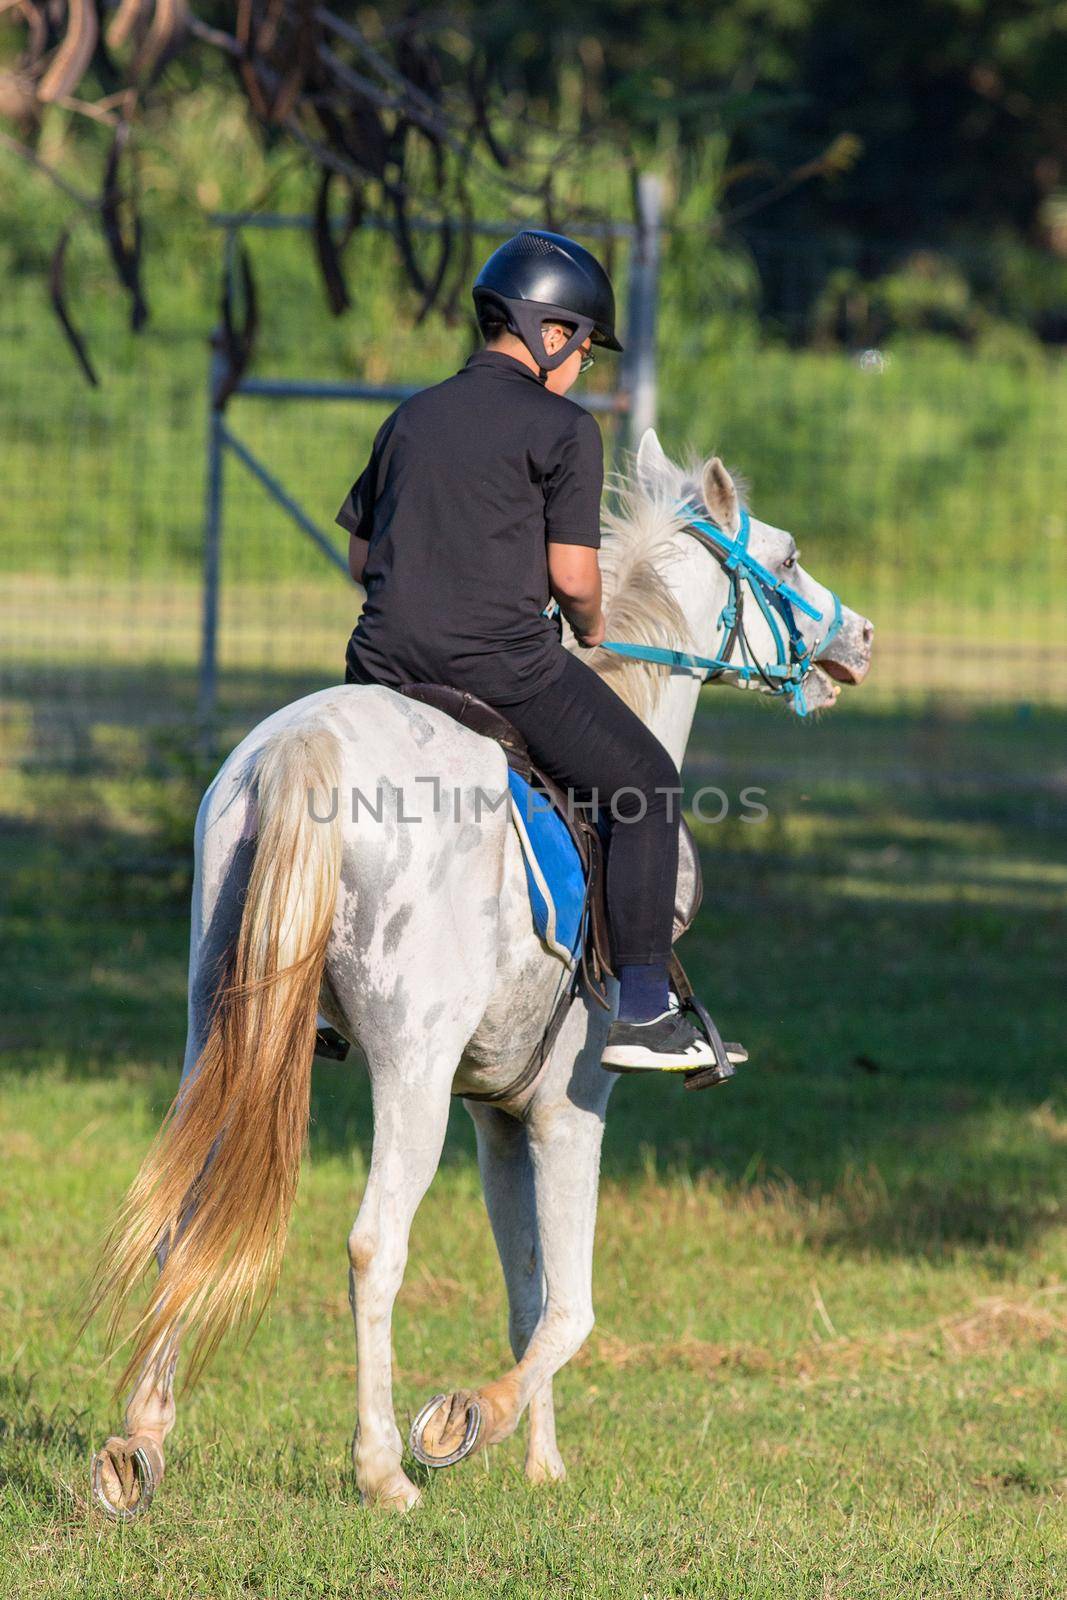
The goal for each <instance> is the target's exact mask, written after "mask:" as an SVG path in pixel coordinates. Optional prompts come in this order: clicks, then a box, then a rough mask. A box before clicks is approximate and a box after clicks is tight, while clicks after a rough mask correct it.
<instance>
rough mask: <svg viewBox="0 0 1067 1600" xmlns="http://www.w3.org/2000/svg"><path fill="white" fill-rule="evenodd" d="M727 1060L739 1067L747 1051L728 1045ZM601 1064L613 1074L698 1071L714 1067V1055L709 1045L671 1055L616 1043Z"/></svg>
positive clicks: (606, 1052) (641, 1046)
mask: <svg viewBox="0 0 1067 1600" xmlns="http://www.w3.org/2000/svg"><path fill="white" fill-rule="evenodd" d="M726 1059H727V1060H728V1061H729V1062H730V1065H731V1066H734V1067H738V1066H740V1065H741V1063H742V1062H744V1061H747V1060H748V1051H747V1050H743V1049H740V1048H738V1047H735V1048H733V1049H731V1048H730V1047H729V1046H728V1047H727V1050H726ZM600 1065H601V1066H602V1067H607V1068H608V1069H609V1071H611V1072H699V1071H701V1070H702V1069H703V1068H704V1067H713V1066H714V1065H715V1053H714V1051H713V1050H712V1048H711V1046H710V1045H706V1046H705V1047H704V1048H703V1049H702V1050H690V1051H688V1052H687V1053H686V1054H684V1055H675V1056H668V1055H660V1054H658V1053H657V1052H656V1051H655V1050H647V1049H645V1048H644V1046H643V1045H639V1044H616V1045H611V1046H610V1047H609V1048H608V1049H607V1050H605V1051H604V1054H603V1055H602V1056H601V1058H600Z"/></svg>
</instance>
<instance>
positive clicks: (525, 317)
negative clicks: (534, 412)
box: [473, 228, 622, 383]
mask: <svg viewBox="0 0 1067 1600" xmlns="http://www.w3.org/2000/svg"><path fill="white" fill-rule="evenodd" d="M473 294H474V304H475V305H476V306H477V308H478V310H479V311H481V310H482V309H483V307H484V308H495V309H497V310H499V311H500V313H501V315H502V316H503V318H504V320H505V322H506V323H507V325H508V328H509V330H510V331H511V332H512V333H514V334H516V335H517V336H518V338H520V339H521V340H522V342H523V344H524V345H525V346H526V348H527V350H529V352H530V354H531V355H532V356H533V358H534V360H535V361H536V362H537V364H538V366H539V368H540V370H541V381H542V383H543V382H544V380H545V378H546V377H547V375H548V373H550V372H553V371H555V369H556V368H557V367H559V366H562V364H563V362H564V361H566V359H567V357H568V356H569V355H571V354H572V353H573V352H574V351H575V350H577V348H578V346H579V345H581V344H583V343H584V342H585V340H586V339H589V338H591V339H592V342H593V343H594V344H599V345H603V347H604V349H605V350H621V349H622V345H621V344H620V343H619V341H618V339H617V338H616V337H615V295H614V293H613V292H612V287H611V279H610V278H609V277H608V275H607V273H606V272H605V271H604V268H603V267H602V266H601V265H600V262H599V261H598V260H597V258H596V256H594V255H591V254H590V252H589V251H588V250H586V249H585V248H584V246H582V245H580V244H576V243H575V241H574V240H573V239H567V238H565V237H564V235H563V234H561V233H547V232H545V231H544V229H542V228H524V229H523V231H522V233H517V234H516V235H515V237H514V238H513V239H509V240H508V241H507V243H506V244H502V245H501V246H500V247H499V249H497V250H494V251H493V253H492V255H491V256H490V257H489V260H488V261H487V262H486V263H485V266H484V267H483V268H482V270H481V272H479V274H478V276H477V278H476V279H475V281H474V290H473ZM542 322H565V323H567V324H573V326H574V332H573V333H572V334H571V336H570V338H569V339H568V340H567V342H566V344H565V345H564V346H563V347H562V349H560V350H557V351H556V354H555V355H554V356H553V355H549V353H548V351H547V350H546V349H545V341H544V338H543V337H542V334H541V324H542Z"/></svg>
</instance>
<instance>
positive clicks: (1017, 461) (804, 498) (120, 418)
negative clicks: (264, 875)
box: [0, 236, 1067, 768]
mask: <svg viewBox="0 0 1067 1600" xmlns="http://www.w3.org/2000/svg"><path fill="white" fill-rule="evenodd" d="M253 250H254V253H255V264H256V269H257V273H258V274H259V277H260V298H261V304H262V308H263V338H262V341H261V346H260V354H259V358H258V360H257V366H256V371H257V373H258V374H259V375H261V376H272V375H279V376H290V377H306V378H321V379H325V380H328V379H331V378H347V379H351V378H352V377H360V378H363V379H365V380H367V381H369V382H374V383H391V382H411V383H415V384H422V383H429V382H433V381H435V380H437V379H438V378H440V377H442V376H445V375H447V374H448V373H449V372H451V371H453V370H455V368H456V367H458V366H459V365H460V364H461V363H462V361H463V360H464V359H465V357H466V355H467V354H468V353H469V351H470V349H471V348H472V337H473V336H472V330H471V328H470V326H469V324H466V323H464V324H462V325H460V326H457V327H454V328H447V327H444V326H426V327H423V328H417V327H414V326H410V325H409V323H408V321H405V319H404V318H403V317H399V316H397V315H395V313H394V314H390V311H389V307H390V305H391V304H392V296H391V290H390V275H391V273H392V272H393V267H392V264H391V262H390V260H389V259H388V257H387V256H386V255H385V254H384V253H383V249H382V242H381V240H380V239H376V238H373V237H372V238H368V239H360V238H359V237H358V236H357V238H356V239H355V240H354V241H353V245H352V250H353V255H352V259H351V262H350V270H351V277H352V282H353V285H354V286H356V287H357V289H358V294H357V304H356V307H355V309H354V311H353V312H352V313H350V316H349V318H348V319H346V321H345V322H344V323H343V324H342V323H333V322H331V321H330V319H329V318H328V316H327V314H326V311H325V309H324V308H323V307H322V306H321V305H320V303H319V300H320V296H319V295H318V294H317V291H316V286H315V280H314V276H313V271H312V267H311V263H310V259H309V254H308V251H307V247H306V245H304V246H302V247H301V248H300V249H299V250H297V249H296V247H295V246H294V247H293V249H292V250H291V251H290V252H289V253H286V250H284V249H282V248H281V247H280V246H279V244H278V242H277V241H276V240H271V239H264V240H257V241H255V243H254V246H253ZM361 252H362V254H361ZM687 292H688V291H687V288H686V280H685V274H684V273H683V272H681V271H675V268H674V264H672V262H671V260H670V258H669V251H668V260H667V263H666V270H665V274H664V279H663V298H662V302H661V308H660V339H659V347H660V373H659V429H660V434H661V437H662V439H663V441H664V444H665V446H666V447H667V448H668V450H669V451H671V452H672V453H675V454H678V455H681V454H683V453H686V452H692V453H699V454H701V455H707V454H710V453H711V452H712V451H717V452H718V453H720V454H722V455H723V456H724V458H725V459H726V460H727V462H728V463H729V464H730V465H731V466H732V467H735V468H736V469H738V470H739V471H740V472H741V473H742V474H744V475H745V476H746V477H747V478H748V479H749V480H750V482H751V485H752V488H751V501H752V504H753V507H754V509H755V511H756V513H757V515H759V516H761V517H763V518H764V519H766V520H768V521H770V522H773V523H776V524H777V525H779V526H782V527H788V528H789V529H790V530H791V531H793V532H794V533H795V534H796V535H797V538H798V541H799V543H800V545H801V548H802V558H803V560H804V563H805V565H806V566H807V567H808V569H809V570H810V571H811V572H812V573H813V574H814V575H815V576H816V577H818V578H819V579H821V580H824V581H826V582H827V583H829V584H832V585H833V586H834V587H835V588H836V589H837V590H838V591H839V592H840V593H841V594H842V596H843V598H844V599H845V601H846V602H847V603H848V604H850V605H852V606H854V607H855V608H856V609H858V610H862V611H863V612H865V613H866V614H867V615H869V616H871V617H872V618H873V619H874V621H875V623H876V626H877V630H878V633H877V641H876V653H875V666H874V669H873V671H872V674H871V677H870V679H869V681H868V684H867V685H866V686H865V687H864V689H863V691H862V693H863V697H864V701H865V703H871V704H873V703H875V702H879V703H884V702H886V701H899V700H901V699H908V700H912V701H915V700H926V699H930V698H937V699H945V700H952V701H956V702H959V703H961V704H968V703H971V704H979V703H980V704H982V705H989V704H991V703H993V704H1002V705H1031V704H1032V705H1042V706H1055V707H1062V706H1064V705H1065V704H1067V360H1065V359H1064V357H1063V355H1062V354H1059V353H1056V352H1050V351H1047V350H1044V349H1042V348H1041V347H1036V348H1031V347H1025V348H1024V347H1022V346H1020V347H1018V348H1015V347H1012V346H1010V345H1009V346H1008V347H1006V348H1004V349H1000V350H998V349H997V348H995V347H993V346H988V347H982V346H977V347H976V346H975V345H973V344H971V345H967V344H964V343H961V342H960V341H958V340H955V339H952V338H949V337H944V336H941V337H935V336H932V335H922V334H917V335H916V336H914V337H910V338H907V339H896V340H893V341H891V342H888V343H887V344H886V346H885V348H877V347H871V348H867V349H864V350H848V349H844V348H841V347H839V346H838V347H832V346H830V345H827V347H825V348H811V347H807V348H798V347H796V345H795V344H791V343H790V342H789V341H788V340H787V339H774V338H761V337H759V335H758V333H752V332H751V330H750V331H749V333H748V334H747V335H746V336H745V337H736V338H730V337H727V336H726V334H724V333H722V331H721V329H720V331H719V332H717V333H716V335H715V337H714V338H711V337H708V336H706V330H705V325H704V323H703V322H702V320H701V317H700V315H699V307H696V308H694V307H693V306H692V305H690V304H688V302H687V298H686V296H687ZM42 300H43V297H42V296H41V295H40V292H39V291H34V292H32V293H31V292H29V291H27V293H25V294H23V295H15V296H12V297H9V298H8V299H7V300H6V302H5V303H4V304H3V305H0V348H2V349H3V351H4V352H5V359H4V362H3V365H2V368H0V460H2V467H3V484H4V494H3V497H2V500H0V574H2V589H0V695H2V707H3V709H2V713H0V764H11V763H22V764H27V763H29V764H34V763H43V764H48V765H55V766H58V767H60V768H69V767H78V766H86V765H92V764H94V763H98V762H101V761H106V760H108V759H109V758H110V756H111V755H113V754H114V753H116V752H118V751H123V750H134V749H136V748H137V747H138V746H139V745H140V744H141V743H142V742H143V741H144V740H145V739H146V738H164V739H165V738H168V737H170V738H173V739H175V740H177V741H182V740H185V739H187V737H188V733H189V729H190V728H191V727H192V726H193V722H194V717H195V710H196V691H197V675H198V665H199V661H200V654H201V648H202V636H203V615H202V608H203V592H202V576H201V574H202V541H203V529H204V496H205V482H204V470H205V459H206V439H207V425H208V416H209V399H208V370H209V361H210V350H209V343H208V340H209V334H210V328H211V323H212V321H213V310H212V307H211V306H210V303H209V302H208V301H207V300H206V299H205V298H203V297H202V298H201V299H200V300H199V301H197V302H196V303H195V304H192V305H191V307H190V304H189V303H186V302H182V301H181V300H180V299H179V298H178V297H177V296H174V297H173V298H172V300H171V301H170V302H168V303H167V304H166V305H165V308H164V311H163V314H162V315H160V316H159V317H157V318H156V319H155V320H154V321H153V323H152V324H151V326H150V329H149V331H148V332H147V333H146V334H144V335H142V336H140V337H139V338H137V339H134V338H133V337H132V336H131V335H129V334H127V333H126V332H125V331H124V330H123V328H122V325H121V311H120V308H118V307H116V306H114V305H110V306H109V305H106V304H104V305H103V306H102V309H100V310H99V311H98V310H96V309H94V305H93V303H92V302H91V301H89V300H87V301H86V315H87V316H88V318H89V326H88V332H89V334H90V336H91V337H92V338H94V339H95V341H96V343H97V346H98V348H99V349H100V350H101V351H102V352H104V353H105V354H106V359H105V360H104V361H103V362H102V363H101V365H102V367H103V369H104V380H103V382H102V385H101V387H100V388H98V389H95V390H94V389H89V388H88V387H86V385H85V384H84V383H83V381H82V379H81V378H80V377H79V375H78V374H77V372H76V371H75V369H74V366H73V363H72V361H71V359H70V356H69V352H68V351H67V349H66V347H65V345H64V344H63V342H62V338H61V335H60V333H59V331H58V329H57V327H56V325H55V324H54V322H53V321H52V319H51V318H50V316H49V313H48V311H47V308H46V306H45V305H44V304H43V303H42ZM606 369H607V361H606V360H605V361H604V362H602V363H600V364H599V365H598V368H597V369H596V371H595V372H594V374H593V375H592V379H593V380H594V381H597V382H599V383H600V384H601V385H602V386H603V388H604V389H605V390H606V389H607V388H609V387H610V384H611V374H610V373H608V372H607V371H606ZM388 409H389V407H388V405H386V404H383V405H381V406H377V407H375V406H367V405H354V404H352V403H350V402H345V401H340V400H339V401H336V402H323V401H316V402H314V403H309V402H307V401H301V400H299V399H289V400H276V401H264V400H262V399H253V398H244V397H241V396H237V397H235V398H234V400H233V401H232V402H231V404H230V407H229V409H228V412H227V418H228V421H229V422H230V424H231V425H232V426H233V428H234V430H235V432H236V433H237V434H238V435H239V436H240V437H241V438H242V439H243V440H245V441H246V443H247V444H248V446H249V448H250V449H252V450H253V451H254V453H255V455H256V456H257V457H258V458H259V459H260V460H261V461H263V462H265V463H268V464H269V467H270V470H271V472H272V474H274V476H275V477H276V478H277V479H278V480H279V481H280V482H281V483H282V484H283V485H284V486H285V487H286V489H287V491H288V492H289V493H291V494H292V495H293V497H294V498H295V499H296V500H297V501H299V502H300V504H301V505H303V506H304V507H305V508H307V510H308V511H309V513H310V514H311V515H312V517H313V518H314V519H315V520H316V522H317V523H318V524H319V525H320V526H323V527H326V528H330V527H331V525H332V517H333V513H334V511H335V510H336V507H337V506H338V505H339V503H340V501H341V499H342V498H343V496H344V494H345V492H346V490H347V488H348V486H349V484H350V482H351V480H352V478H353V477H354V475H355V474H356V472H358V470H359V469H360V467H361V466H362V464H363V461H364V459H365V457H366V453H367V450H368V448H369V444H370V441H371V438H372V437H373V433H374V431H375V429H376V428H377V426H378V424H379V423H380V421H381V419H382V417H383V416H384V415H385V414H386V412H387V410H388ZM604 426H605V428H606V429H607V430H608V432H609V433H610V432H611V430H612V429H613V428H614V427H615V426H616V424H615V423H614V422H613V420H612V419H610V418H608V419H605V421H604ZM334 531H335V532H336V530H334ZM337 544H338V548H341V545H342V539H341V536H340V534H338V536H337ZM219 608H220V609H219V635H218V690H219V701H220V708H221V711H222V714H223V725H224V728H223V732H224V736H225V735H228V734H229V733H231V732H232V733H237V732H240V730H241V729H242V727H246V726H248V725H249V724H251V723H252V722H253V721H254V720H255V719H256V718H257V717H258V716H260V715H262V714H263V713H265V712H266V711H268V710H270V709H272V708H274V707H276V706H277V705H278V704H280V703H282V702H283V701H284V700H286V699H289V698H293V697H295V696H296V695H298V694H301V693H304V692H307V691H309V690H311V689H312V688H315V687H318V686H320V685H322V684H326V683H330V682H336V681H338V680H339V678H340V676H341V673H342V670H343V667H342V663H343V657H344V648H345V643H346V641H347V638H348V634H349V632H350V630H351V628H352V626H353V624H354V621H355V618H356V615H357V610H358V591H356V590H355V589H354V588H353V587H352V586H351V585H350V584H349V583H348V582H347V580H346V579H345V578H344V577H343V576H342V575H340V574H339V573H338V571H337V570H336V569H335V568H334V567H333V566H331V565H330V564H329V563H328V562H327V561H326V560H325V559H324V558H323V556H322V554H321V552H320V551H319V550H317V549H316V548H315V547H314V545H313V544H312V542H311V541H310V540H309V539H307V538H306V537H305V536H304V535H302V534H301V533H300V531H299V530H298V529H297V528H296V527H295V526H294V525H293V523H292V522H291V521H290V520H289V519H288V518H287V517H286V516H285V515H284V513H283V512H282V510H281V509H280V508H279V507H278V505H277V504H276V503H274V502H273V501H272V500H271V499H270V498H269V497H268V496H267V495H266V494H265V493H264V492H263V489H262V487H261V485H260V484H258V483H257V482H256V481H254V480H253V479H252V478H251V477H250V476H249V475H248V474H247V473H245V472H243V471H240V470H238V469H237V468H236V467H234V469H233V470H230V471H228V473H227V476H226V481H225V483H224V486H223V521H222V541H221V550H220V587H219ZM720 692H725V691H720Z"/></svg>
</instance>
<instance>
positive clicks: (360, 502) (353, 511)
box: [334, 412, 396, 539]
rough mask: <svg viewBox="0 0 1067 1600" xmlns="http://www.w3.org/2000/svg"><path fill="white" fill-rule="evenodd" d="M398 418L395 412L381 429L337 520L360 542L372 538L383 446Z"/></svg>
mask: <svg viewBox="0 0 1067 1600" xmlns="http://www.w3.org/2000/svg"><path fill="white" fill-rule="evenodd" d="M395 416H396V412H394V413H393V415H392V416H390V417H387V418H386V419H385V421H384V422H383V423H382V425H381V427H380V428H379V429H378V433H377V436H376V438H375V440H374V445H373V448H372V449H371V453H370V460H369V461H368V462H367V465H366V466H365V467H364V468H363V471H362V472H361V473H360V475H359V477H358V478H357V479H356V481H355V483H354V484H353V485H352V487H351V489H349V491H348V493H347V494H346V495H345V498H344V502H343V504H342V506H341V509H340V511H338V513H337V515H336V517H335V518H334V521H335V522H336V523H337V525H338V527H341V528H344V530H345V532H346V533H351V534H353V535H354V536H355V537H356V538H357V539H369V538H370V536H371V533H372V532H373V529H374V502H375V500H376V499H377V498H378V468H379V464H380V461H381V452H382V445H383V444H384V443H385V441H386V439H387V438H388V437H389V435H390V433H391V432H392V423H393V420H394V418H395Z"/></svg>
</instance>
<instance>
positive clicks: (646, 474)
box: [637, 428, 674, 500]
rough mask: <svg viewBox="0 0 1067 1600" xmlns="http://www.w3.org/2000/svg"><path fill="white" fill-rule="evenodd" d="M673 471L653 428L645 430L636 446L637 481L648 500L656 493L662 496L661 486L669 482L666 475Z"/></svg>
mask: <svg viewBox="0 0 1067 1600" xmlns="http://www.w3.org/2000/svg"><path fill="white" fill-rule="evenodd" d="M673 471H674V468H673V467H672V466H671V463H670V461H669V460H668V459H667V455H666V452H665V451H664V449H663V446H662V445H661V444H660V442H659V436H658V435H657V433H656V430H655V428H646V429H645V431H644V433H643V434H642V435H641V441H640V443H639V444H638V446H637V481H638V483H639V484H640V485H641V488H642V490H643V491H644V493H645V494H646V495H647V496H648V498H649V499H650V500H652V499H654V498H655V497H656V494H657V491H658V492H659V493H661V494H662V492H663V485H664V484H665V483H666V482H669V477H668V474H670V473H671V472H673Z"/></svg>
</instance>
